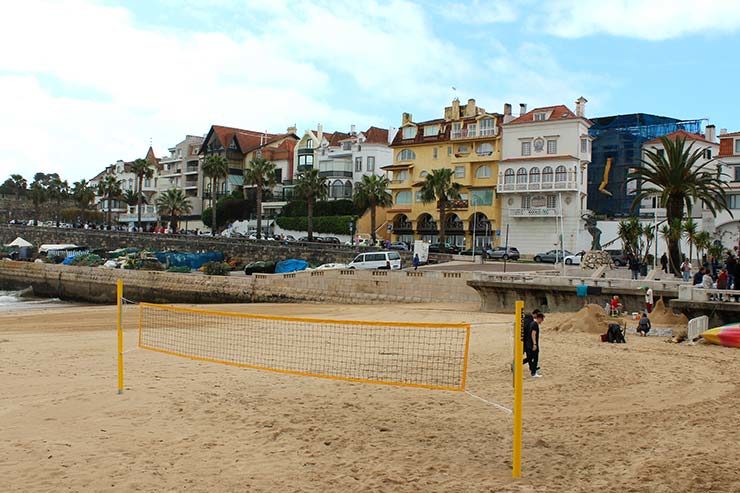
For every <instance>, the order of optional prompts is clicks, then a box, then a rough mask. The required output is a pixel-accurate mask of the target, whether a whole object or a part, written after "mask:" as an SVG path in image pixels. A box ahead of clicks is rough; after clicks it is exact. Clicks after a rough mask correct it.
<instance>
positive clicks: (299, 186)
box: [294, 168, 328, 241]
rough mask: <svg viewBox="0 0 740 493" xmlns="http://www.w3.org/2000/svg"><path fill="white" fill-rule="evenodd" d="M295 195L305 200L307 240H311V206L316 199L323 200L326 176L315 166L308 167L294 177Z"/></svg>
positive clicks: (325, 194)
mask: <svg viewBox="0 0 740 493" xmlns="http://www.w3.org/2000/svg"><path fill="white" fill-rule="evenodd" d="M294 193H295V195H297V196H298V197H300V198H302V199H303V200H305V201H306V209H307V217H308V221H307V224H306V226H307V227H306V229H307V230H308V241H313V207H314V205H315V204H316V201H317V200H325V199H326V196H327V193H328V190H327V187H326V178H324V177H323V176H321V175H320V174H319V170H318V169H316V168H309V169H307V170H305V171H304V172H302V173H300V174H299V175H298V177H297V178H296V184H295V189H294Z"/></svg>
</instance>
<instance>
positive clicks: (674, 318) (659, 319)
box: [648, 298, 689, 330]
mask: <svg viewBox="0 0 740 493" xmlns="http://www.w3.org/2000/svg"><path fill="white" fill-rule="evenodd" d="M648 318H649V319H650V322H651V323H653V324H655V325H662V326H671V327H676V328H683V329H684V330H685V329H686V328H687V326H688V324H689V319H688V318H686V315H684V314H683V313H674V312H673V310H671V309H670V308H669V307H667V306H665V303H664V302H663V298H660V299H659V300H658V302H657V303H656V304H655V306H654V307H653V311H652V312H650V314H649V315H648Z"/></svg>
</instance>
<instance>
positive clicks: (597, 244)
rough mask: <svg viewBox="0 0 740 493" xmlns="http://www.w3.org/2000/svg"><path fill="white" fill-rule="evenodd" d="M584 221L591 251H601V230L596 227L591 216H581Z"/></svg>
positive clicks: (593, 217)
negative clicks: (589, 237)
mask: <svg viewBox="0 0 740 493" xmlns="http://www.w3.org/2000/svg"><path fill="white" fill-rule="evenodd" d="M581 219H583V220H584V221H586V231H588V234H590V235H591V238H592V240H591V251H598V250H601V230H600V229H599V228H597V227H596V217H595V216H593V215H591V214H586V215H583V216H581Z"/></svg>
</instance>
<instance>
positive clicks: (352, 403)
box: [0, 304, 740, 493]
mask: <svg viewBox="0 0 740 493" xmlns="http://www.w3.org/2000/svg"><path fill="white" fill-rule="evenodd" d="M211 307H213V306H212V305H211ZM218 309H221V310H231V311H244V312H251V313H266V314H286V315H300V316H305V317H312V316H316V317H324V318H351V319H361V320H392V321H436V322H441V321H446V322H469V323H471V324H472V328H473V330H472V339H471V346H470V350H471V357H470V367H469V373H468V386H467V388H468V390H469V391H470V392H471V393H473V394H475V395H476V396H479V397H481V398H483V399H486V400H488V401H491V402H494V403H496V404H499V405H501V406H504V407H509V408H510V407H511V404H512V387H511V382H512V378H511V373H510V369H509V364H510V361H511V354H512V343H511V330H512V329H511V325H512V320H513V316H511V315H501V314H489V313H480V312H478V311H477V304H470V305H467V306H462V307H461V306H460V305H447V306H446V305H441V304H434V305H424V304H415V305H392V306H383V307H379V306H377V305H376V306H339V305H298V304H293V305H278V304H264V305H258V304H253V305H223V306H218ZM114 312H115V308H114V307H108V306H96V307H78V306H72V307H64V308H57V307H48V308H47V307H44V308H40V309H36V310H27V311H22V312H10V313H2V314H0V396H1V397H0V423H2V425H1V428H0V429H1V430H2V431H0V478H2V490H3V491H24V492H27V491H109V490H110V491H234V492H237V491H239V492H242V491H250V492H252V491H255V492H262V491H264V492H267V491H286V492H293V491H296V492H298V491H300V492H326V491H342V492H345V491H357V492H361V491H362V492H364V491H393V492H407V491H418V492H437V491H439V492H443V491H445V492H446V491H450V492H453V491H454V492H551V491H552V492H560V491H562V492H581V491H583V492H593V491H599V492H646V491H649V492H657V493H659V492H671V493H675V492H699V491H712V492H728V493H729V492H736V491H740V468H739V467H738V464H740V447H739V446H738V443H740V427H738V409H740V391H739V390H738V387H737V376H738V375H740V357H739V356H740V352H738V350H737V349H731V348H723V347H717V346H709V345H702V344H700V345H695V346H688V345H676V344H667V343H665V342H664V339H662V338H655V337H650V338H638V337H634V336H633V337H629V338H628V343H627V344H626V345H611V344H604V343H601V342H599V338H598V336H597V335H594V334H589V333H585V332H577V331H576V332H563V331H560V332H556V331H553V330H548V323H555V322H556V321H557V317H549V318H548V320H546V321H545V323H544V329H543V334H542V342H541V346H542V350H541V351H542V353H541V356H540V363H541V366H542V373H543V375H544V377H543V378H542V379H539V380H530V379H525V386H524V409H525V412H524V453H523V478H522V479H521V480H519V481H512V480H511V479H510V466H511V434H512V430H511V422H512V420H511V416H510V415H509V414H507V413H506V412H504V411H501V410H500V409H498V408H497V407H495V406H493V405H491V404H488V403H485V402H483V401H481V400H479V399H476V398H474V397H473V396H471V395H468V394H466V393H460V392H446V391H430V390H422V389H410V388H397V387H389V386H380V385H370V384H358V383H349V382H341V381H330V380H323V379H318V378H308V377H296V376H290V375H282V374H277V373H271V372H264V371H256V370H249V369H242V368H234V367H228V366H224V365H219V364H212V363H200V362H194V361H190V360H187V359H182V358H177V357H172V356H167V355H163V354H158V353H154V352H150V351H145V350H139V349H135V346H136V331H135V327H136V320H137V316H138V311H137V309H136V308H135V307H127V308H126V310H125V317H124V322H125V327H126V335H125V339H126V341H125V348H126V350H127V353H126V355H125V358H126V391H125V392H124V394H123V395H120V396H119V395H117V394H116V353H115V351H116V339H115V319H114ZM561 317H562V316H561Z"/></svg>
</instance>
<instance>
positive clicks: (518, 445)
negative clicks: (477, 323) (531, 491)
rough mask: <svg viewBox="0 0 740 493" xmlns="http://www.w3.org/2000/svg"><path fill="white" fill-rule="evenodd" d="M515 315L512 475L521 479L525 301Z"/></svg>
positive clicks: (517, 304)
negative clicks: (523, 320) (523, 321)
mask: <svg viewBox="0 0 740 493" xmlns="http://www.w3.org/2000/svg"><path fill="white" fill-rule="evenodd" d="M515 306H516V308H515V315H514V409H513V415H514V427H513V428H514V436H513V441H512V447H511V448H512V461H511V477H512V478H514V479H519V478H520V477H521V476H522V384H523V375H522V374H523V372H524V368H523V365H522V353H523V352H524V347H523V345H524V341H523V336H524V334H523V332H522V329H523V327H522V315H523V312H524V302H523V301H517V302H516V305H515Z"/></svg>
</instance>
